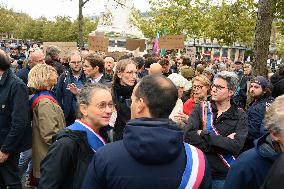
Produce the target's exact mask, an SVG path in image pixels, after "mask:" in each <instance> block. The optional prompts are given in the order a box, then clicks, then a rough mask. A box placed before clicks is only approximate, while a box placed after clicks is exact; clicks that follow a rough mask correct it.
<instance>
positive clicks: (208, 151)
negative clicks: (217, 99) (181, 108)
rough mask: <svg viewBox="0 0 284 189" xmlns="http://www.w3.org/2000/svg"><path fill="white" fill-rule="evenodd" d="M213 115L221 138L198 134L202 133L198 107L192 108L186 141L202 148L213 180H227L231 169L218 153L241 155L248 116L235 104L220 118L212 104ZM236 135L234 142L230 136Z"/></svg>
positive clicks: (186, 130) (210, 134) (203, 133)
mask: <svg viewBox="0 0 284 189" xmlns="http://www.w3.org/2000/svg"><path fill="white" fill-rule="evenodd" d="M212 105H213V107H212V109H213V110H212V111H213V115H214V121H213V124H214V126H215V128H216V129H217V130H218V132H219V133H220V135H219V136H218V135H215V134H213V133H208V132H206V131H203V132H201V134H200V135H198V134H197V131H198V130H202V110H201V105H200V104H198V105H196V107H195V108H194V109H193V111H192V113H191V115H190V117H189V119H188V123H187V125H186V128H185V136H184V138H185V142H188V143H190V144H192V145H194V146H196V147H197V148H199V149H201V150H202V151H203V152H204V153H205V155H206V157H207V159H208V161H209V164H210V167H211V172H212V177H213V178H214V179H225V178H226V176H227V173H228V167H227V166H225V164H224V163H223V162H222V160H221V158H220V157H219V156H218V154H221V155H226V154H230V155H238V153H239V152H240V150H241V149H242V148H243V145H244V143H245V140H246V137H247V132H248V131H247V116H246V113H245V112H243V111H242V110H239V109H238V108H237V107H236V106H235V105H234V104H232V105H231V108H230V109H229V110H227V111H226V112H224V113H223V114H222V115H221V116H220V117H219V118H217V116H216V115H217V111H218V110H217V108H216V106H215V104H214V103H212ZM232 133H236V135H235V138H234V139H230V138H228V137H227V136H228V135H230V134H232Z"/></svg>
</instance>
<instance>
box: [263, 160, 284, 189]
mask: <svg viewBox="0 0 284 189" xmlns="http://www.w3.org/2000/svg"><path fill="white" fill-rule="evenodd" d="M283 167H284V155H281V156H280V157H279V158H278V159H277V160H276V161H275V162H274V163H273V165H272V167H271V168H270V170H269V172H268V174H267V176H266V179H265V181H264V184H263V186H262V188H261V189H279V186H284V179H283V178H284V169H283Z"/></svg>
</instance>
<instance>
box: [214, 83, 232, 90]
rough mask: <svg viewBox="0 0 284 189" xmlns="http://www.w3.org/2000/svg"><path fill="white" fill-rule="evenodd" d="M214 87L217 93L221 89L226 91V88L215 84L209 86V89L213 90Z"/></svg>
mask: <svg viewBox="0 0 284 189" xmlns="http://www.w3.org/2000/svg"><path fill="white" fill-rule="evenodd" d="M214 87H216V90H217V91H221V90H222V89H228V88H227V87H223V86H221V85H216V84H213V85H212V86H211V89H213V88H214Z"/></svg>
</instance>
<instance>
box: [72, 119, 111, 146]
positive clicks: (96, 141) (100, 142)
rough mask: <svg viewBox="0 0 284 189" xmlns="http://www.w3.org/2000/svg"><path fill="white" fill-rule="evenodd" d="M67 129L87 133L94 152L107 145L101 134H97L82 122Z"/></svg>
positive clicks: (77, 122) (79, 121)
mask: <svg viewBox="0 0 284 189" xmlns="http://www.w3.org/2000/svg"><path fill="white" fill-rule="evenodd" d="M67 129H70V130H73V131H85V132H86V134H87V139H88V143H89V145H90V147H91V148H92V149H93V151H94V152H96V151H97V150H98V149H99V148H100V147H102V146H104V145H105V144H106V142H105V140H104V139H103V138H102V137H101V136H100V135H99V134H97V133H96V132H95V131H94V130H93V129H92V127H91V126H90V125H88V124H87V123H85V122H83V121H82V120H76V121H75V122H74V123H73V124H72V125H70V126H68V127H67Z"/></svg>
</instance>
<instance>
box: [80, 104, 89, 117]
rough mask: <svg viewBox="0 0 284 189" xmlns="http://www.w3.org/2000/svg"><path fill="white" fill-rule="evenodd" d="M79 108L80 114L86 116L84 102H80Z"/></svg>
mask: <svg viewBox="0 0 284 189" xmlns="http://www.w3.org/2000/svg"><path fill="white" fill-rule="evenodd" d="M79 109H80V112H81V114H83V115H84V116H88V111H87V105H86V104H80V106H79Z"/></svg>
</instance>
